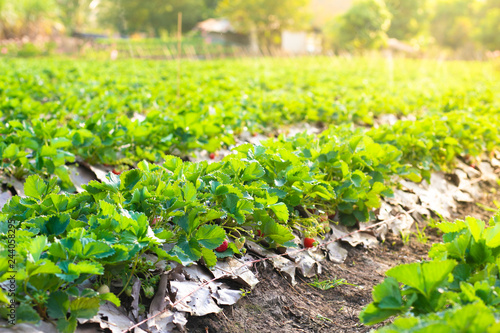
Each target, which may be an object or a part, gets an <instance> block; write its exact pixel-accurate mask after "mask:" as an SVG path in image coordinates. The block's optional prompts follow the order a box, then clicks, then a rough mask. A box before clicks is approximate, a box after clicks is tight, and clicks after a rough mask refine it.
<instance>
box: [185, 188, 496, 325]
mask: <svg viewBox="0 0 500 333" xmlns="http://www.w3.org/2000/svg"><path fill="white" fill-rule="evenodd" d="M485 190H486V191H487V192H486V193H485V197H484V198H483V199H482V200H481V202H480V204H483V205H486V206H492V205H493V204H492V203H493V201H494V200H499V199H500V193H498V192H496V191H495V190H493V193H492V192H491V191H490V190H488V189H485ZM492 214H493V213H492V212H490V211H488V210H485V209H483V208H481V207H480V206H478V205H477V203H474V204H472V203H471V204H463V205H461V206H460V207H459V209H458V212H457V213H456V215H455V218H464V217H465V216H467V215H470V216H474V217H476V218H481V219H483V220H486V221H487V220H488V219H489V218H490V217H491V216H492ZM426 234H427V236H428V237H429V239H428V241H427V242H426V243H423V242H421V241H419V240H418V239H417V237H416V236H414V237H411V238H410V241H409V242H407V243H406V244H404V243H403V241H402V239H401V237H399V236H397V237H396V236H394V235H392V234H389V235H388V236H389V237H388V238H387V239H386V241H385V242H384V243H381V244H380V245H379V246H378V247H376V248H373V249H364V248H362V247H361V246H358V247H355V248H353V247H351V246H350V245H348V244H343V246H344V247H345V248H346V249H348V251H349V254H348V257H347V259H346V261H345V262H344V263H343V264H340V265H338V264H334V263H332V262H330V261H324V262H323V263H322V268H323V272H322V274H321V275H320V276H318V277H317V278H318V279H319V281H324V280H335V279H345V281H346V282H348V283H351V284H354V285H356V286H351V285H340V286H337V287H335V288H332V289H329V290H320V289H318V288H315V287H312V286H310V285H309V283H311V282H313V281H315V278H312V279H307V278H303V277H298V279H297V284H296V285H295V286H292V285H291V284H290V283H289V282H288V280H287V279H286V278H285V277H283V276H282V275H281V274H280V273H279V272H277V271H276V270H275V269H273V268H272V266H271V265H269V264H265V263H260V264H258V265H257V266H256V267H255V273H256V275H257V277H258V278H259V280H260V281H261V282H260V283H259V284H258V285H257V286H256V287H255V289H254V290H252V291H251V292H250V293H248V294H247V295H246V296H245V297H243V298H242V299H241V300H240V301H239V302H238V303H236V304H235V305H234V306H228V307H225V308H224V311H223V312H221V313H219V314H212V315H208V316H205V317H191V318H189V320H188V325H187V327H186V328H187V331H188V332H193V333H206V332H210V333H212V332H214V333H215V332H218V333H222V332H225V333H243V332H245V333H246V332H249V333H251V332H259V333H267V332H283V333H285V332H339V333H340V332H342V333H344V332H345V333H347V332H349V333H350V332H369V331H370V330H371V329H372V328H375V327H377V326H370V327H367V326H364V325H363V324H361V323H360V322H359V319H358V316H359V313H360V312H361V310H362V309H363V308H364V307H365V306H366V305H367V304H368V303H370V302H371V301H372V296H371V292H372V289H373V287H374V286H375V285H377V284H378V283H380V282H382V280H383V279H384V276H385V275H384V273H385V271H386V270H387V269H389V268H390V267H394V266H396V265H398V264H403V263H411V262H416V261H420V260H423V259H426V258H427V252H428V250H429V249H430V247H431V246H432V243H435V242H439V241H440V237H439V235H438V233H437V230H436V229H430V230H429V231H428V232H427V233H426ZM378 326H382V324H380V325H378Z"/></svg>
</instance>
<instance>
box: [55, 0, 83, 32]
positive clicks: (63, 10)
mask: <svg viewBox="0 0 500 333" xmlns="http://www.w3.org/2000/svg"><path fill="white" fill-rule="evenodd" d="M55 1H56V4H57V7H58V9H59V10H58V14H59V19H60V20H61V23H62V24H63V25H64V27H65V28H66V31H67V32H69V33H71V32H74V31H78V30H81V29H82V26H83V25H84V23H85V22H86V21H87V20H88V17H89V15H90V4H91V2H92V1H91V0H55Z"/></svg>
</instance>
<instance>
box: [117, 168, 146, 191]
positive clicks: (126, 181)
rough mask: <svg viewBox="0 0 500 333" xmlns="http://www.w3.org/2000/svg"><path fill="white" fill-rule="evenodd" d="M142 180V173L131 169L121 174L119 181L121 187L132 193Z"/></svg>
mask: <svg viewBox="0 0 500 333" xmlns="http://www.w3.org/2000/svg"><path fill="white" fill-rule="evenodd" d="M141 178H142V171H141V170H139V169H133V170H129V171H125V172H124V173H122V174H121V176H120V179H121V181H122V183H121V187H122V188H124V189H126V190H127V191H132V190H133V189H134V187H135V186H136V185H137V184H138V183H139V181H140V180H141Z"/></svg>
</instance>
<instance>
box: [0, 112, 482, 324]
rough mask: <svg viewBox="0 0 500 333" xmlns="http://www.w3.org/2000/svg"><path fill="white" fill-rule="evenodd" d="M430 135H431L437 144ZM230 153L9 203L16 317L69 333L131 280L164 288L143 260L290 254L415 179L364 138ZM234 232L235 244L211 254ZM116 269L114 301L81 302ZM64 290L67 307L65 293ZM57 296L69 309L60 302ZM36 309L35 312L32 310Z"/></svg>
mask: <svg viewBox="0 0 500 333" xmlns="http://www.w3.org/2000/svg"><path fill="white" fill-rule="evenodd" d="M467 119H468V118H466V120H467ZM435 121H436V122H438V124H439V121H441V120H439V119H436V120H435ZM413 124H414V126H417V128H418V127H419V126H421V123H420V122H415V123H413ZM424 125H425V126H427V125H426V123H425V122H424ZM480 125H481V124H480ZM483 125H485V124H483ZM437 128H439V126H438V127H437ZM380 130H383V128H381V129H380ZM397 132H398V131H395V132H394V133H397ZM432 133H434V132H431V134H428V135H427V136H428V137H429V138H433V139H434V140H438V139H439V138H437V137H433V136H432V135H433V134H432ZM401 135H403V134H401ZM387 140H388V141H391V140H392V137H388V138H387ZM436 144H437V147H439V149H438V151H441V150H442V149H441V148H442V146H441V145H440V144H439V142H436ZM483 144H484V143H483ZM235 151H236V154H234V155H230V156H227V157H226V158H224V159H223V161H221V162H217V163H212V164H208V163H207V162H200V163H190V162H183V161H182V160H181V159H180V158H178V157H173V156H165V163H164V164H163V166H157V165H153V164H149V163H147V162H141V163H139V164H138V168H137V169H133V170H130V171H126V172H124V173H123V174H122V175H121V176H119V177H118V176H116V175H113V174H110V175H109V178H108V179H107V181H105V182H103V183H100V182H97V181H92V182H90V183H89V184H87V185H85V186H83V187H84V189H85V192H83V193H80V194H76V195H70V194H64V193H63V194H60V189H59V188H58V186H57V179H56V178H52V179H51V180H50V181H44V180H43V179H41V178H40V177H38V176H30V177H28V180H27V182H26V183H25V194H26V196H27V197H26V198H21V197H19V196H16V197H14V198H13V199H12V200H11V201H10V202H9V203H8V204H7V205H6V206H5V207H4V209H3V214H2V215H1V217H2V220H3V221H2V236H1V237H2V240H3V242H4V247H3V252H4V254H5V255H4V256H3V258H8V255H9V252H8V251H9V245H8V244H9V242H10V239H11V238H12V235H13V234H12V232H11V230H10V229H9V228H8V226H9V225H11V226H12V228H14V229H15V230H16V233H15V240H16V242H17V248H18V249H20V250H19V252H17V253H13V252H12V253H11V255H12V258H11V260H15V265H14V267H12V266H9V262H8V260H4V261H2V266H1V267H2V274H1V276H2V280H4V281H5V280H6V279H8V278H9V276H10V275H9V273H8V271H9V270H13V269H15V270H16V271H17V272H18V274H17V276H16V278H17V280H18V283H19V285H20V288H19V289H18V291H17V294H16V301H18V302H20V303H21V305H20V307H19V309H20V310H19V312H18V316H19V319H21V320H28V321H29V320H32V321H33V320H35V321H36V320H38V319H39V318H40V317H41V318H44V319H50V320H58V325H60V329H61V330H66V331H71V329H72V328H73V327H74V325H76V324H75V323H76V318H77V317H79V316H83V315H82V313H81V311H80V310H81V309H82V308H81V307H83V308H84V309H87V312H85V313H84V315H86V316H90V315H92V314H94V313H95V311H97V308H98V305H99V303H100V302H101V301H104V300H112V301H114V302H116V303H118V302H119V299H117V298H116V295H115V294H118V295H120V294H121V293H122V291H123V290H126V289H127V288H129V283H130V281H131V280H132V277H133V276H138V277H140V278H141V279H143V280H144V282H143V291H144V294H145V295H146V294H147V295H149V296H150V295H151V293H152V289H151V288H153V290H154V288H155V287H156V283H157V282H158V281H156V280H155V278H154V277H150V276H147V275H144V273H141V272H143V271H144V270H143V269H140V266H141V265H144V263H143V261H142V259H141V258H142V255H143V254H144V253H155V254H156V255H157V256H158V257H159V258H160V259H164V260H173V261H178V262H182V263H189V262H192V261H196V260H200V259H203V261H204V262H205V263H206V264H207V265H208V266H212V265H214V264H215V262H216V258H217V257H224V256H232V255H234V254H239V251H240V249H241V246H242V243H243V242H244V240H245V237H252V238H253V237H255V236H256V235H258V236H257V238H258V239H265V240H266V241H267V243H268V244H269V246H271V247H278V246H281V245H285V246H293V245H294V243H293V242H291V241H292V240H293V238H294V237H293V235H292V234H291V230H292V229H293V228H300V229H301V230H303V231H304V229H305V233H304V234H307V233H308V234H316V233H321V232H323V231H324V230H325V228H326V227H327V226H325V225H324V224H322V222H323V221H325V220H328V219H330V220H334V221H340V223H342V224H344V225H355V224H356V223H357V222H358V221H367V220H368V219H369V218H370V211H371V210H372V209H373V208H376V207H378V205H379V202H380V196H390V195H391V193H392V191H391V184H390V178H391V177H392V176H395V175H399V176H406V177H410V178H413V177H417V178H418V179H420V171H419V169H418V168H416V167H415V166H412V165H410V164H407V163H406V161H405V159H404V158H403V156H404V155H405V152H402V151H400V150H399V149H398V148H397V147H396V146H393V145H391V144H388V143H384V142H380V143H377V142H375V141H374V139H372V138H371V136H369V135H364V134H363V131H362V130H360V129H358V130H352V129H349V128H336V129H331V130H330V131H329V132H325V133H323V134H321V135H320V136H319V137H318V138H315V137H314V136H311V135H307V134H301V135H297V136H295V137H294V138H291V139H285V138H284V137H280V138H279V139H278V140H269V141H267V142H265V143H264V145H263V146H252V145H249V144H247V145H242V146H239V147H237V148H236V149H235ZM431 151H432V149H431ZM439 162H440V159H437V160H436V161H435V163H436V167H438V166H439V164H438V163H439ZM318 214H320V215H321V216H317V215H318ZM228 235H231V236H232V237H234V238H235V242H234V243H233V242H230V243H229V245H228V248H227V249H226V250H224V251H222V252H217V251H214V250H215V249H217V248H218V247H219V246H220V245H221V244H222V243H223V242H224V240H225V239H226V238H227V236H228ZM118 272H121V273H120V274H121V278H122V281H121V285H122V288H121V290H116V291H114V292H115V294H109V295H108V294H107V293H104V294H103V295H100V296H99V295H98V294H96V293H95V292H92V291H90V290H86V291H83V292H82V293H80V294H77V292H76V289H75V288H74V287H75V286H77V285H79V284H80V283H81V282H82V281H84V280H86V279H88V278H89V277H90V276H94V275H96V276H98V277H99V278H98V281H99V283H105V282H106V283H108V284H109V281H110V280H111V279H113V277H114V276H116V275H117V273H118ZM120 274H118V275H120ZM41 277H42V278H41ZM40 278H41V279H40ZM49 281H51V282H49ZM68 290H69V291H70V292H69V295H70V296H68V297H69V298H68V299H67V300H66V298H64V297H67V296H62V294H61V292H62V291H64V292H65V293H68ZM2 295H3V296H2V300H3V301H7V299H6V297H5V293H4V294H2ZM113 295H115V296H113ZM60 297H63V298H64V300H65V301H64V304H66V305H67V307H66V308H64V309H61V308H59V307H58V306H59V305H56V304H58V303H59V298H60ZM74 302H75V303H74ZM73 303H74V305H72V304H73ZM33 307H35V308H36V309H37V311H33V310H29V309H32V308H33ZM52 307H56V309H55V310H54V309H51V308H52ZM49 309H51V310H49ZM90 309H92V310H90ZM5 310H7V308H4V311H5ZM68 311H69V312H68ZM73 311H74V313H73ZM61 313H64V314H65V315H64V316H63V317H61Z"/></svg>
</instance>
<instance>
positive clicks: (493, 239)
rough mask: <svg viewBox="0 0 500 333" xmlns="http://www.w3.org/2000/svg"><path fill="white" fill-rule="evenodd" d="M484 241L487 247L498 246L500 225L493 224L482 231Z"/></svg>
mask: <svg viewBox="0 0 500 333" xmlns="http://www.w3.org/2000/svg"><path fill="white" fill-rule="evenodd" d="M484 239H485V240H486V245H487V246H488V247H491V248H494V247H498V246H500V224H495V226H494V227H490V228H488V229H486V230H485V231H484Z"/></svg>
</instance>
